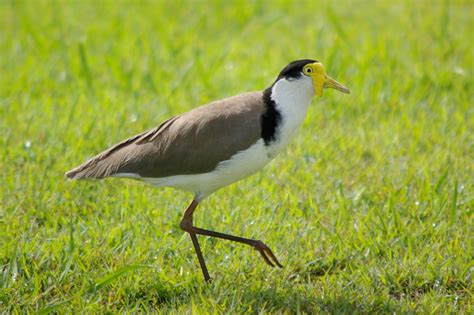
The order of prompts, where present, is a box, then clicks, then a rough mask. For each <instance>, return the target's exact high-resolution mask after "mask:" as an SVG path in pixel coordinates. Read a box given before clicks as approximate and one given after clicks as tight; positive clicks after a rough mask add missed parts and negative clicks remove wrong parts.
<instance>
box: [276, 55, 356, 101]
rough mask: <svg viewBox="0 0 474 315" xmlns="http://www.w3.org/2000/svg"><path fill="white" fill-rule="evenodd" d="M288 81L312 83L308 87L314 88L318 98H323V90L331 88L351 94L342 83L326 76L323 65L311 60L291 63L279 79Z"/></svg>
mask: <svg viewBox="0 0 474 315" xmlns="http://www.w3.org/2000/svg"><path fill="white" fill-rule="evenodd" d="M280 79H286V80H289V81H293V80H302V81H301V82H302V83H303V82H304V83H309V82H310V83H312V84H308V86H311V85H312V87H313V93H314V94H316V95H318V96H323V89H325V88H331V89H336V90H338V91H340V92H343V93H347V94H349V93H350V91H349V89H348V88H346V87H345V86H344V85H342V84H341V83H339V82H337V81H336V80H334V79H333V78H331V77H330V76H329V75H327V74H326V70H324V66H323V64H322V63H320V62H319V61H316V60H311V59H302V60H296V61H292V62H290V63H289V64H288V65H287V66H286V67H285V68H283V70H282V71H281V72H280V75H279V76H278V78H277V81H278V80H280Z"/></svg>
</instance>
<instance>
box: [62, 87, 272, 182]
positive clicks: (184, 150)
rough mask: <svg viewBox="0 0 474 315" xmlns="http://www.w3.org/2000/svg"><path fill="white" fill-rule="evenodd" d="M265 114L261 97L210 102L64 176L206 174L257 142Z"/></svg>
mask: <svg viewBox="0 0 474 315" xmlns="http://www.w3.org/2000/svg"><path fill="white" fill-rule="evenodd" d="M264 110H265V106H264V102H263V99H262V92H251V93H245V94H240V95H237V96H233V97H229V98H226V99H223V100H220V101H216V102H212V103H209V104H207V105H204V106H201V107H198V108H195V109H193V110H191V111H189V112H187V113H184V114H182V115H179V116H176V117H173V118H170V119H168V120H167V121H165V122H164V123H162V124H161V125H160V126H158V127H156V128H154V129H152V130H150V131H147V132H144V133H141V134H138V135H136V136H134V137H131V138H129V139H126V140H124V141H122V142H120V143H118V144H116V145H114V146H113V147H111V148H110V149H108V150H106V151H104V152H102V153H100V154H98V155H97V156H95V157H93V158H91V159H90V160H88V161H87V162H85V163H83V164H82V165H79V166H78V167H76V168H75V169H73V170H71V171H69V172H67V173H66V177H68V178H71V179H82V178H104V177H108V176H112V175H114V174H117V173H132V174H138V175H140V176H141V177H153V178H159V177H166V176H172V175H182V174H199V173H206V172H210V171H212V170H214V169H215V168H216V166H217V164H219V162H221V161H225V160H228V159H230V157H232V156H233V155H234V154H235V153H237V152H239V151H242V150H245V149H247V148H248V147H250V146H251V145H252V144H254V143H255V142H256V141H257V140H258V139H260V137H261V121H260V119H261V116H262V114H263V112H264Z"/></svg>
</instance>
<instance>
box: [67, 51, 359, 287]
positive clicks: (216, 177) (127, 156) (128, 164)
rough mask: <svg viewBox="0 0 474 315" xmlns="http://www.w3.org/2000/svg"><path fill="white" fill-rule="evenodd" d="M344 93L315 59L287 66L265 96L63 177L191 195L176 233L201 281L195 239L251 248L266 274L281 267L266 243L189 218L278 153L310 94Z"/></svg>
mask: <svg viewBox="0 0 474 315" xmlns="http://www.w3.org/2000/svg"><path fill="white" fill-rule="evenodd" d="M327 88H332V89H336V90H338V91H340V92H343V93H347V94H349V93H350V91H349V89H348V88H347V87H345V86H344V85H342V84H341V83H339V82H337V81H336V80H334V79H333V78H331V77H330V76H329V75H328V74H326V71H325V68H324V66H323V64H322V63H321V62H319V61H317V60H313V59H300V60H295V61H292V62H290V63H288V64H287V65H286V66H285V67H284V68H283V69H282V70H281V71H280V73H279V74H278V76H277V78H276V80H275V81H274V82H273V83H272V84H271V85H270V86H269V87H267V88H266V89H264V90H261V91H255V92H246V93H242V94H238V95H236V96H231V97H227V98H224V99H222V100H218V101H213V102H211V103H208V104H206V105H202V106H199V107H196V108H194V109H192V110H190V111H188V112H185V113H183V114H180V115H176V116H174V117H171V118H169V119H168V120H166V121H164V122H163V123H161V124H160V125H159V126H158V127H155V128H153V129H150V130H148V131H145V132H142V133H140V134H137V135H135V136H132V137H130V138H128V139H125V140H123V141H122V142H119V143H117V144H115V145H113V146H112V147H110V148H109V149H107V150H105V151H103V152H102V153H99V154H98V155H96V156H94V157H92V158H90V159H89V160H87V161H86V162H84V163H83V164H81V165H79V166H77V167H76V168H74V169H72V170H70V171H68V172H66V173H65V176H66V177H67V178H68V179H71V180H80V179H103V178H106V177H114V178H129V179H135V180H140V181H143V182H145V183H148V184H151V185H153V186H155V187H173V188H176V189H180V190H184V191H187V192H191V193H192V194H193V195H194V196H193V199H192V201H191V203H190V204H189V206H188V207H187V208H186V209H185V210H184V214H183V217H182V219H181V221H180V223H179V227H180V228H181V229H182V230H183V231H185V232H187V233H189V235H190V237H191V240H192V243H193V246H194V250H195V252H196V256H197V259H198V262H199V265H200V267H201V270H202V273H203V276H204V279H205V281H210V280H211V277H210V275H209V271H208V269H207V266H206V263H205V260H204V257H203V254H202V251H201V248H200V245H199V242H198V238H197V236H198V235H201V236H209V237H216V238H220V239H225V240H229V241H234V242H238V243H243V244H246V245H249V246H251V247H253V248H254V249H256V250H257V251H258V252H259V253H260V255H261V257H262V258H263V260H264V261H265V263H267V264H268V265H269V266H271V267H275V266H278V267H280V268H283V265H282V264H281V263H280V261H279V260H278V259H277V258H276V256H275V254H274V253H273V251H272V250H271V249H270V247H268V246H267V245H266V244H265V243H264V242H262V241H260V240H256V239H249V238H244V237H240V236H234V235H229V234H225V233H221V232H216V231H211V230H206V229H202V228H199V227H196V226H195V225H194V223H193V214H194V211H195V210H196V208H197V206H198V204H199V203H200V202H201V201H202V200H203V199H205V198H207V197H208V196H210V195H211V194H212V193H214V192H216V191H217V190H219V189H220V188H222V187H225V186H227V185H229V184H231V183H234V182H236V181H239V180H241V179H243V178H246V177H248V176H250V175H252V174H254V173H256V172H257V171H259V170H260V169H262V168H263V167H264V166H265V165H267V164H268V163H269V162H270V161H271V160H273V159H274V158H275V156H276V155H277V154H278V153H279V152H281V151H282V150H283V149H284V148H285V147H286V146H287V144H288V143H289V142H290V140H291V139H292V138H293V136H294V135H295V131H296V130H297V129H298V127H299V126H300V125H301V124H302V122H303V120H304V118H305V116H306V113H307V110H308V108H309V106H310V104H311V102H312V99H313V97H314V96H315V95H317V96H319V97H321V96H322V95H323V90H324V89H327Z"/></svg>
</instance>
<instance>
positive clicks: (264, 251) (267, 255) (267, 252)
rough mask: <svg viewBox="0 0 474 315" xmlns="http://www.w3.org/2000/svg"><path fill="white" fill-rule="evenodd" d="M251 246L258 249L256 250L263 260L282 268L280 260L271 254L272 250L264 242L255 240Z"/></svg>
mask: <svg viewBox="0 0 474 315" xmlns="http://www.w3.org/2000/svg"><path fill="white" fill-rule="evenodd" d="M252 246H253V247H254V248H255V249H256V250H258V252H259V253H260V255H261V256H262V258H263V260H265V262H266V263H267V264H268V265H270V266H272V267H275V265H277V266H278V267H280V268H283V265H282V264H280V262H279V261H278V259H277V258H276V257H275V255H274V254H273V252H272V250H271V249H270V247H268V246H267V245H266V244H265V243H264V242H262V241H255V243H253V244H252Z"/></svg>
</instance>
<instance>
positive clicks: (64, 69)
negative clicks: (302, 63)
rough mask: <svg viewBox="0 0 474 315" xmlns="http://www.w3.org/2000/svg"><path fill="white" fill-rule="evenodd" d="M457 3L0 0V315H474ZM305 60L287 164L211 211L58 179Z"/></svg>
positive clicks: (149, 192)
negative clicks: (311, 67)
mask: <svg viewBox="0 0 474 315" xmlns="http://www.w3.org/2000/svg"><path fill="white" fill-rule="evenodd" d="M473 12H474V6H473V4H472V2H471V1H434V2H433V1H416V2H415V1H402V2H397V1H395V2H394V1H388V0H387V1H384V0H382V1H373V2H368V1H349V0H345V1H325V2H324V3H323V2H316V1H306V2H305V1H298V2H291V1H286V0H285V1H233V2H227V1H190V0H188V1H119V2H116V1H72V0H71V1H42V0H38V1H8V0H0V133H1V135H2V137H1V138H0V148H1V151H0V157H1V162H0V172H1V175H0V176H1V177H0V178H1V204H0V313H24V312H35V311H39V312H41V313H48V312H59V313H65V312H67V313H76V312H79V311H81V312H85V313H103V312H111V313H116V312H117V313H118V312H120V313H122V312H134V311H141V312H146V311H159V312H164V313H168V312H173V313H184V312H187V313H191V312H192V313H203V314H205V313H289V314H291V313H405V312H409V313H411V312H422V313H471V314H472V312H473V311H474V310H473V308H474V307H473V297H472V295H473V288H472V273H473V271H474V265H473V248H472V245H473V238H474V236H473V225H472V221H473V208H474V187H473V186H474V184H473V183H474V182H473V178H474V118H473V112H474V106H473V100H474V88H473V87H474V84H473V83H474V82H473V81H474V80H473V77H474V66H473V57H474V47H473V46H474V44H473V40H472V38H474V34H473V33H474V18H473V16H474V15H473ZM300 58H313V59H318V60H320V61H322V62H323V63H324V65H325V66H326V69H327V72H328V73H329V74H330V75H331V76H332V77H334V78H335V79H336V80H338V81H340V82H341V83H343V84H345V85H346V86H348V87H349V88H350V89H351V94H350V95H344V94H341V93H338V92H337V91H334V90H329V91H326V92H325V94H324V96H323V97H322V98H315V100H314V101H313V104H312V106H311V108H310V110H309V113H308V116H307V117H306V120H305V122H304V124H303V126H302V128H301V129H300V130H299V133H298V134H297V136H296V137H295V139H294V141H293V142H292V143H291V144H290V145H289V146H288V148H287V149H286V151H285V152H284V153H283V154H281V155H280V156H278V157H277V158H276V159H275V160H274V161H273V162H272V163H271V164H270V165H269V166H267V167H266V168H265V169H264V170H263V171H261V172H259V173H257V174H256V175H254V176H252V177H250V178H247V179H246V180H243V181H240V182H238V183H236V184H233V185H231V186H229V187H226V188H224V189H222V190H220V191H218V192H217V193H215V194H214V195H212V196H210V197H209V198H208V199H206V200H205V201H204V202H202V203H201V206H200V207H199V208H198V210H197V212H196V216H195V222H196V225H197V226H201V227H205V228H210V229H213V230H216V231H222V232H227V233H232V234H236V235H242V236H246V237H252V238H257V239H262V240H263V241H265V242H266V243H267V244H268V245H269V246H270V247H271V248H272V249H273V250H274V252H275V254H276V256H277V257H278V258H279V259H280V261H281V262H282V263H283V265H285V268H284V269H278V268H277V269H272V268H270V267H268V266H267V265H265V264H264V262H263V260H262V259H261V258H260V257H259V255H258V253H257V252H256V251H254V250H252V249H250V248H249V247H247V246H243V245H239V244H234V243H229V242H227V241H221V240H216V239H209V238H206V237H200V242H201V246H202V248H203V252H204V256H205V258H206V261H207V264H208V267H209V270H210V273H211V276H212V277H213V279H214V281H213V282H211V283H206V282H204V280H203V278H202V274H201V271H200V269H199V266H198V262H197V259H196V257H195V253H194V249H193V247H192V243H191V241H190V238H189V236H188V235H187V234H185V233H183V231H181V230H180V229H179V226H178V223H179V221H180V219H181V216H182V213H183V210H184V208H185V207H186V206H187V204H188V203H189V202H190V201H191V199H192V196H191V195H190V194H186V193H184V192H179V191H175V190H172V189H155V188H153V187H151V186H147V185H145V184H143V183H140V182H137V181H131V180H119V179H110V180H104V181H82V182H75V181H67V180H65V178H64V175H63V174H64V172H65V171H67V170H69V169H71V168H72V167H74V166H76V165H78V164H79V163H81V162H83V161H84V160H85V159H86V158H88V157H90V156H92V155H93V154H96V153H98V152H100V151H101V150H103V149H105V148H107V147H108V146H109V145H112V144H114V143H116V142H118V141H120V140H122V139H124V138H126V137H128V136H130V135H133V134H136V133H139V132H141V131H144V130H147V129H150V128H152V127H155V126H156V125H158V124H159V123H160V122H162V121H163V120H165V119H166V118H168V117H170V116H172V115H175V114H179V113H181V112H184V111H187V110H189V109H191V108H193V107H196V106H198V105H201V104H204V103H206V102H209V101H212V100H215V99H219V98H223V97H226V96H230V95H234V94H238V93H240V92H244V91H250V90H259V89H263V88H265V87H267V86H268V85H270V84H271V83H272V82H273V80H274V79H275V78H276V76H277V74H278V72H279V71H280V70H281V68H282V67H283V66H285V65H286V64H287V63H288V62H289V61H292V60H294V59H300Z"/></svg>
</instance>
